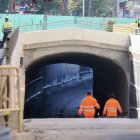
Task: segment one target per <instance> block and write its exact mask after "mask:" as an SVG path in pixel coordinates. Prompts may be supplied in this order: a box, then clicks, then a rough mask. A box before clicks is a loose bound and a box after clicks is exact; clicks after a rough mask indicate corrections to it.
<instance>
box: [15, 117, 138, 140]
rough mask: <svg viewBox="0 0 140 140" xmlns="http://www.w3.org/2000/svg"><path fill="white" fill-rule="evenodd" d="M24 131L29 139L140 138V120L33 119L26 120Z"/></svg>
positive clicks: (87, 139)
mask: <svg viewBox="0 0 140 140" xmlns="http://www.w3.org/2000/svg"><path fill="white" fill-rule="evenodd" d="M24 131H25V132H24V134H20V135H21V137H23V136H24V135H25V134H26V136H27V134H31V135H32V136H31V135H30V139H29V140H34V139H35V140H56V139H57V140H93V139H94V140H112V139H113V140H140V120H139V119H126V118H124V119H121V118H119V119H105V118H98V119H82V118H79V119H67V118H66V119H32V120H25V121H24ZM18 137H20V136H19V135H18ZM21 137H20V140H22V139H21ZM24 138H25V137H24ZM17 140H18V139H17Z"/></svg>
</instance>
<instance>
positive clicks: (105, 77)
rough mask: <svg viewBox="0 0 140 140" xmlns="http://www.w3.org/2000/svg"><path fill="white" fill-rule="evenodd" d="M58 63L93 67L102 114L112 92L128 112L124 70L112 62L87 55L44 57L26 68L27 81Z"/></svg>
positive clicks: (95, 91)
mask: <svg viewBox="0 0 140 140" xmlns="http://www.w3.org/2000/svg"><path fill="white" fill-rule="evenodd" d="M56 63H70V64H77V65H83V66H86V67H91V68H93V70H94V83H93V88H94V96H95V97H96V99H97V100H98V102H99V103H100V105H101V110H100V111H101V112H100V114H102V110H103V107H104V104H105V101H106V100H107V99H108V96H109V94H110V93H111V92H114V94H115V97H116V98H117V99H118V100H119V101H120V104H121V106H122V108H123V110H124V111H126V112H128V105H129V102H128V98H129V97H128V83H127V78H126V75H125V72H124V70H123V69H122V68H121V67H120V66H119V65H117V64H116V63H115V62H113V61H112V60H109V59H106V58H102V57H98V56H95V55H90V54H86V53H60V54H54V55H49V56H46V57H42V58H40V59H38V60H36V61H34V62H33V63H32V64H31V65H30V66H28V67H27V68H26V81H28V79H29V78H30V77H31V76H32V71H33V70H35V69H36V68H38V67H40V66H43V65H49V64H56Z"/></svg>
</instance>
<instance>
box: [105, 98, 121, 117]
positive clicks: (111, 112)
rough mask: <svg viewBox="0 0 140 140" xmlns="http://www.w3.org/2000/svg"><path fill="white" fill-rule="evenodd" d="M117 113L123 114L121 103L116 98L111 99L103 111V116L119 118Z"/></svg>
mask: <svg viewBox="0 0 140 140" xmlns="http://www.w3.org/2000/svg"><path fill="white" fill-rule="evenodd" d="M117 111H119V113H122V108H121V106H120V104H119V102H118V101H117V100H116V99H114V98H110V99H109V100H107V101H106V103H105V107H104V110H103V115H104V116H105V115H106V116H107V117H117V116H118V114H117Z"/></svg>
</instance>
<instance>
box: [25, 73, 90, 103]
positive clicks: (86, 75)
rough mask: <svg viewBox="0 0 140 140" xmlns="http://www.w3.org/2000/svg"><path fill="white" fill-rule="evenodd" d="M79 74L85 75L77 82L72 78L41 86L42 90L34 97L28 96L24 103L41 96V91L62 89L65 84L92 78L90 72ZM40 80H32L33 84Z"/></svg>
mask: <svg viewBox="0 0 140 140" xmlns="http://www.w3.org/2000/svg"><path fill="white" fill-rule="evenodd" d="M80 73H82V74H85V75H82V76H81V77H79V80H78V79H77V78H76V77H73V78H71V79H68V80H64V81H62V82H57V83H52V84H49V85H46V86H43V87H42V89H41V90H40V91H38V92H37V93H36V94H34V95H32V96H30V97H29V98H28V99H26V100H25V103H27V102H29V101H30V100H31V99H33V98H35V97H37V96H39V95H41V94H43V93H44V92H43V91H45V90H52V89H58V88H60V87H62V88H64V86H66V84H68V83H71V82H73V81H74V82H75V81H76V80H77V81H81V80H82V79H83V80H86V79H85V78H86V77H89V76H90V77H91V76H93V72H91V71H84V72H79V73H78V74H80ZM40 79H41V77H39V78H37V79H36V80H33V82H35V81H38V80H40ZM29 83H31V82H29Z"/></svg>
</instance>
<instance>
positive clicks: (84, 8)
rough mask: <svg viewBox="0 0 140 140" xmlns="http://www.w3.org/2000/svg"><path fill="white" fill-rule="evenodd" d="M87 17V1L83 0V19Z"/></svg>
mask: <svg viewBox="0 0 140 140" xmlns="http://www.w3.org/2000/svg"><path fill="white" fill-rule="evenodd" d="M84 17H85V0H83V19H84Z"/></svg>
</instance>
